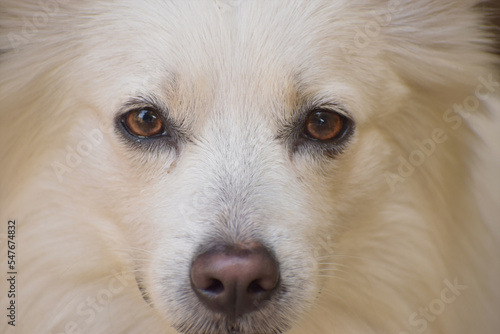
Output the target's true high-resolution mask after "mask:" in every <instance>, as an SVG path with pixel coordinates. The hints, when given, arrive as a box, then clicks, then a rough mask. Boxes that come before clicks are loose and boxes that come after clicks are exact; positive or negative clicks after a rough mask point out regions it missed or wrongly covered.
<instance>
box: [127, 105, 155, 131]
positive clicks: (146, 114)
mask: <svg viewBox="0 0 500 334" xmlns="http://www.w3.org/2000/svg"><path fill="white" fill-rule="evenodd" d="M124 123H125V127H126V128H127V131H128V132H129V133H130V134H131V135H133V136H136V137H153V136H157V135H159V134H161V133H162V132H163V123H162V121H161V119H160V117H159V115H158V113H157V112H156V111H154V110H150V109H138V110H133V111H131V112H129V113H128V114H127V115H126V117H125V119H124Z"/></svg>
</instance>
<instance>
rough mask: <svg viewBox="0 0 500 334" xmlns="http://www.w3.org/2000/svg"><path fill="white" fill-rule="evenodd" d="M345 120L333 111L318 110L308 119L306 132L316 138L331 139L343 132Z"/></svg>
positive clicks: (310, 136) (308, 135)
mask: <svg viewBox="0 0 500 334" xmlns="http://www.w3.org/2000/svg"><path fill="white" fill-rule="evenodd" d="M343 127H344V122H343V119H342V118H341V116H340V115H339V114H337V113H335V112H331V111H316V112H313V113H311V114H310V115H309V117H308V118H307V120H306V129H305V133H306V135H307V137H309V138H311V139H314V140H321V141H325V140H331V139H335V138H336V137H338V136H339V135H341V134H342V129H343Z"/></svg>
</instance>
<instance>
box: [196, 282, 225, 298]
mask: <svg viewBox="0 0 500 334" xmlns="http://www.w3.org/2000/svg"><path fill="white" fill-rule="evenodd" d="M201 290H203V291H205V292H207V293H210V294H214V295H218V294H220V293H222V292H224V284H222V282H221V281H219V280H218V279H215V278H214V279H212V282H211V283H210V285H209V286H208V287H207V288H206V289H201Z"/></svg>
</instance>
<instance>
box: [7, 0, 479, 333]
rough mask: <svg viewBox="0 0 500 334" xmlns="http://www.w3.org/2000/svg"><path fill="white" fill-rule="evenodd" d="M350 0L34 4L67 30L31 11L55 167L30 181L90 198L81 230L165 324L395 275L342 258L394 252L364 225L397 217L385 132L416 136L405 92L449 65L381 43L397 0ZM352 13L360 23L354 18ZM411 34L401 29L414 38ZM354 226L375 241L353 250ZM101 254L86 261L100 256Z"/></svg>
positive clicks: (427, 117) (236, 319)
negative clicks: (128, 275) (38, 22)
mask: <svg viewBox="0 0 500 334" xmlns="http://www.w3.org/2000/svg"><path fill="white" fill-rule="evenodd" d="M361 2H362V4H358V3H357V2H356V3H353V2H351V1H336V2H334V3H332V2H331V1H325V2H324V3H323V2H321V1H318V2H316V1H304V2H298V1H297V2H291V3H287V4H286V5H283V4H280V3H278V2H275V1H269V2H266V4H265V6H263V5H262V4H263V3H262V2H255V1H241V2H238V1H233V2H224V1H220V2H218V1H215V2H209V1H199V2H194V1H179V2H169V3H165V2H156V1H148V2H141V3H140V5H139V3H138V2H134V1H121V2H120V3H119V4H113V6H112V7H111V6H109V7H108V6H107V5H106V4H98V3H94V2H92V3H91V4H86V3H80V4H78V5H76V4H75V5H72V4H68V6H67V8H64V10H65V11H62V9H61V12H63V13H66V11H67V13H72V12H73V11H75V12H77V13H84V14H81V15H79V16H78V17H77V18H76V19H75V18H74V17H73V16H72V15H69V14H68V15H66V14H64V15H62V14H61V16H60V17H57V20H56V18H54V20H55V21H54V22H56V23H57V24H54V26H56V27H59V28H58V29H61V28H60V27H64V26H66V25H68V26H70V27H72V29H70V30H71V31H70V32H68V35H67V36H66V37H65V38H64V39H63V40H62V41H61V36H60V35H58V34H54V28H53V27H48V28H51V29H48V28H47V29H45V30H43V29H41V31H40V32H39V33H40V35H39V36H40V39H39V41H34V42H33V44H34V46H33V47H38V48H39V49H40V50H42V51H46V52H45V53H44V52H41V53H44V54H46V56H47V59H46V60H44V61H45V63H46V68H50V69H51V71H49V70H47V73H42V74H40V75H41V76H43V77H44V78H46V81H47V82H51V81H50V80H54V82H53V85H52V86H51V88H50V91H51V93H50V94H48V95H49V96H48V97H46V98H45V100H44V101H49V102H47V103H46V104H41V105H39V106H37V108H38V109H48V111H47V114H48V115H51V116H50V117H46V118H44V120H42V121H41V122H42V124H43V126H41V127H40V128H41V129H42V130H40V131H44V134H47V133H48V134H49V135H47V137H48V138H57V139H58V140H55V139H54V141H48V142H47V143H45V144H46V147H47V150H46V151H47V152H49V153H46V154H47V155H50V154H52V155H51V158H52V160H51V161H64V159H65V161H66V163H67V164H66V165H69V167H70V168H68V167H67V166H66V165H65V166H61V164H54V163H53V164H52V167H53V170H51V171H50V172H51V173H49V174H50V175H49V176H47V175H43V177H44V178H45V179H44V180H48V181H47V182H46V184H53V183H55V182H59V189H60V190H58V191H59V192H60V193H64V194H72V195H71V196H72V197H71V198H66V197H65V196H63V197H65V198H64V199H63V200H62V201H63V202H65V203H71V204H67V205H64V210H68V212H69V211H71V210H74V211H71V212H69V213H68V212H66V214H67V215H70V216H71V217H75V216H78V215H75V212H78V213H81V214H82V216H83V215H84V214H85V215H87V214H88V215H89V216H90V218H86V221H85V224H87V225H88V226H91V228H92V229H97V230H98V232H97V233H96V234H92V233H88V235H98V238H99V239H102V241H103V242H102V243H103V244H104V245H106V246H105V247H103V248H105V249H107V251H110V252H111V253H113V256H116V258H117V260H116V261H117V262H116V263H120V264H123V263H125V264H126V266H127V268H128V270H130V271H133V272H134V274H135V280H136V282H137V287H138V289H139V290H140V291H141V292H142V296H143V298H144V300H145V303H148V304H149V305H150V307H151V308H152V309H154V312H155V313H156V314H159V315H160V317H161V318H164V319H166V320H167V322H168V323H169V324H170V325H172V326H173V327H174V328H175V329H176V330H177V331H178V332H181V333H186V334H194V333H207V334H222V333H242V334H250V333H283V332H285V331H287V330H289V329H290V328H294V326H295V325H296V324H297V323H299V322H301V320H303V319H308V317H309V316H310V315H309V312H310V311H311V310H312V309H313V308H314V307H318V305H319V307H321V305H325V302H324V296H325V295H327V296H328V302H327V304H328V307H329V309H335V307H336V305H337V303H338V304H339V305H346V304H348V302H346V300H348V299H349V298H351V297H352V296H354V297H353V300H354V301H353V303H352V305H357V306H360V305H361V307H363V308H364V307H365V306H364V304H363V302H362V301H364V299H363V298H360V299H355V298H357V296H356V293H353V289H355V287H353V286H354V285H355V284H353V285H351V286H349V285H348V284H347V285H344V286H342V284H346V282H350V280H353V279H354V276H355V275H356V273H358V274H359V272H361V271H362V272H363V275H366V276H370V275H371V277H377V279H380V281H382V282H384V284H385V286H387V285H391V284H393V285H394V286H397V284H398V283H400V282H399V281H398V279H397V278H396V279H392V281H391V280H389V279H388V280H387V281H384V279H381V277H382V278H386V276H384V275H385V272H383V271H382V269H379V267H380V268H383V263H384V262H383V261H379V262H378V263H379V264H380V266H379V267H376V268H375V267H372V266H371V263H370V262H369V261H364V260H362V261H359V262H360V263H359V264H357V263H356V262H355V261H352V259H354V258H358V259H361V258H362V256H366V255H367V254H368V253H369V252H370V251H369V249H377V251H379V252H380V253H378V254H377V256H378V255H379V254H382V255H380V256H381V257H383V256H385V257H386V258H385V259H384V261H385V265H387V264H390V265H392V263H393V262H391V261H389V260H387V258H389V256H387V254H388V253H390V254H392V255H396V256H403V254H402V253H404V252H400V253H401V254H394V253H397V252H393V251H392V250H390V249H389V248H390V247H387V249H386V248H384V247H385V245H384V244H382V242H380V240H389V238H387V239H384V236H385V235H390V234H391V233H390V232H385V234H384V232H381V231H384V228H387V227H389V228H393V230H392V231H393V232H394V231H396V232H394V233H398V232H400V231H397V230H394V229H395V227H394V225H392V226H390V222H388V223H385V221H384V219H383V211H384V208H386V207H385V206H383V205H382V203H390V202H391V201H390V200H388V196H390V195H391V194H390V191H391V187H388V186H387V180H386V178H384V177H383V175H384V174H385V173H387V172H388V171H393V170H394V169H395V168H397V166H396V162H397V161H398V159H397V156H398V154H399V152H401V150H402V151H405V150H407V148H406V147H404V145H407V142H408V141H407V140H401V141H398V138H399V139H401V138H406V137H407V135H408V133H411V134H412V135H415V136H417V135H420V134H421V136H422V137H424V136H428V134H429V133H428V132H422V131H424V130H423V129H425V131H427V130H428V128H429V126H428V125H427V124H432V122H435V118H436V116H433V115H431V114H430V113H429V114H425V113H421V114H419V115H416V113H414V112H413V111H414V110H417V109H420V110H430V109H431V108H444V107H443V106H445V105H448V102H449V101H451V100H453V98H455V97H456V96H454V95H453V94H455V93H456V92H457V91H458V92H459V93H458V94H460V89H462V88H463V87H461V86H459V85H458V86H457V87H455V88H454V90H453V93H450V92H447V93H448V95H446V94H444V93H443V92H446V89H444V88H443V87H445V86H446V85H444V84H443V82H445V80H442V79H441V77H440V74H441V73H440V71H441V70H443V71H444V72H447V73H448V77H449V78H448V79H449V81H450V82H453V84H457V83H456V82H460V81H462V82H466V81H467V80H465V79H464V78H469V77H468V75H466V74H463V77H461V75H462V74H460V73H458V74H457V73H455V72H453V71H452V70H450V68H451V67H452V66H453V64H455V63H458V62H459V59H457V60H456V62H455V61H454V60H451V61H449V63H442V64H440V66H439V68H438V67H437V66H436V67H433V66H434V65H433V66H431V65H430V64H431V63H432V61H434V59H437V58H439V57H438V55H437V54H436V55H434V54H432V53H431V52H429V53H428V54H425V53H423V54H425V56H422V55H419V56H418V57H422V58H424V59H422V60H421V61H420V62H419V63H416V62H415V63H412V59H414V58H412V54H410V53H409V52H408V51H407V50H406V49H405V48H404V47H401V48H400V49H398V47H399V46H397V47H394V45H396V44H397V43H402V41H406V40H409V39H410V37H409V36H406V35H405V36H404V37H401V36H399V35H398V33H401V31H398V30H397V29H395V30H394V31H392V35H390V33H391V31H387V32H383V31H382V29H383V28H385V27H386V25H389V23H391V21H392V20H397V14H400V13H401V12H402V11H403V8H402V6H403V5H400V2H391V5H388V7H387V8H383V9H380V4H378V3H377V4H372V2H371V1H361ZM373 2H375V1H373ZM443 3H444V1H443ZM72 6H75V8H72ZM408 6H410V5H408ZM446 6H449V7H451V5H449V4H447V5H444V4H443V8H444V7H446ZM413 9H414V8H413ZM379 11H382V12H383V13H384V15H382V16H380V15H381V14H380V13H379ZM443 12H444V11H443ZM464 12H465V11H464ZM374 13H375V14H377V13H378V14H377V15H378V16H377V15H375V16H374ZM379 14H380V15H379ZM401 17H404V15H400V18H399V20H402V19H401ZM436 20H437V19H436ZM360 22H361V26H363V24H365V23H366V24H368V23H370V24H372V23H373V22H376V23H377V22H378V23H377V26H376V27H378V28H379V29H380V31H375V30H369V32H370V34H369V36H368V35H366V34H364V35H359V34H358V32H357V31H356V30H353V28H352V27H353V26H354V27H357V26H359V25H360ZM413 23H415V22H413ZM365 26H367V25H365ZM394 26H396V27H401V26H403V25H402V24H401V23H400V24H398V23H397V22H394ZM444 31H445V30H444ZM445 32H446V31H445ZM417 35H418V34H417V33H415V34H413V35H412V36H411V37H415V36H416V37H415V38H416V39H415V41H413V42H412V43H410V42H408V47H415V45H425V43H426V40H425V38H422V41H421V44H419V43H420V41H419V42H418V43H417V42H416V40H417V37H422V36H417ZM453 35H454V36H455V35H457V36H458V35H460V33H456V32H455V33H453ZM360 36H361V37H360ZM424 37H425V36H424ZM357 38H358V39H357ZM363 38H364V39H363ZM395 43H396V44H395ZM450 43H451V42H450ZM431 44H432V43H431ZM422 49H424V46H422ZM430 49H432V50H433V48H429V49H428V50H430ZM401 50H404V51H401ZM428 50H427V51H428ZM401 55H404V56H401ZM36 56H37V55H31V53H30V56H26V57H25V58H26V61H27V62H30V58H29V57H36ZM434 56H436V57H434ZM465 56H466V55H464V56H463V57H464V58H465ZM472 58H475V57H472ZM476 58H477V57H476ZM33 59H34V58H33ZM35 60H36V59H35ZM461 60H462V58H461V59H460V61H461ZM32 63H36V61H32ZM409 63H411V64H418V66H419V67H418V68H417V71H413V70H408V68H407V67H408V66H407V65H408V64H409ZM415 66H417V65H415ZM467 66H470V68H473V67H474V65H467ZM19 67H21V66H19ZM412 71H413V72H415V73H418V75H416V77H413V76H410V75H409V72H412ZM413 72H412V73H413ZM452 72H453V73H452ZM466 72H467V71H463V72H462V73H466ZM396 73H397V74H396ZM422 73H425V75H422ZM417 77H418V78H417ZM54 78H56V79H54ZM448 79H446V80H448ZM462 79H463V80H462ZM454 80H455V81H456V82H454ZM411 85H413V86H412V87H410V86H411ZM427 86H429V87H434V88H436V87H438V88H439V89H442V90H441V91H440V90H439V89H437V88H436V91H435V92H433V93H431V92H430V89H428V88H427ZM97 87H98V88H97ZM35 91H38V90H35ZM58 94H60V95H58ZM432 94H434V95H432ZM41 95H43V94H41ZM68 96H70V97H71V98H68ZM429 96H430V97H431V98H429ZM437 97H438V98H437ZM39 99H40V100H43V99H41V98H39ZM6 100H7V101H10V100H8V99H7V98H6ZM34 100H37V99H36V98H34ZM37 101H38V100H37ZM426 103H428V104H426ZM7 105H8V104H7ZM12 105H16V104H15V103H13V104H12ZM51 108H54V110H50V109H51ZM55 108H57V110H59V112H55V110H56V109H55ZM33 110H34V109H33ZM402 111H405V112H406V116H405V117H401V116H398V114H401V113H402ZM33 114H34V112H33ZM5 117H6V119H7V117H10V116H5ZM33 118H34V119H35V117H33ZM36 119H41V118H36ZM56 119H57V120H58V121H57V122H54V120H56ZM35 125H38V123H37V124H35ZM17 128H21V127H20V126H18V127H17ZM392 130H395V131H394V132H395V134H393V133H392V132H393V131H392ZM398 136H399V137H398ZM51 140H52V139H51ZM451 142H452V140H451V136H450V140H449V141H448V142H447V143H446V145H448V144H450V143H451ZM450 145H451V144H450ZM63 146H64V147H63ZM443 147H444V146H443ZM49 148H50V149H51V150H49ZM90 153H91V154H90ZM74 157H76V158H74ZM46 159H48V158H46ZM46 161H48V160H46ZM70 163H71V164H70ZM428 164H429V165H430V164H431V163H428ZM395 166H396V167H395ZM435 166H436V165H434V167H435ZM436 170H437V168H436ZM56 179H57V181H56ZM415 180H418V179H417V178H415ZM410 182H413V181H411V180H410V181H407V184H408V183H410ZM415 182H416V181H415ZM392 195H394V194H392ZM60 197H61V196H60ZM60 197H58V200H60ZM393 202H396V201H393ZM89 208H92V210H91V211H92V212H90V213H89V212H88V211H89ZM407 211H409V212H410V213H408V214H407V215H406V216H404V217H406V218H405V219H407V221H411V219H410V218H408V217H412V215H413V214H414V212H413V211H412V210H407ZM61 216H64V215H63V214H61ZM401 216H403V215H401ZM79 219H82V222H83V218H79V217H77V218H74V219H72V221H73V220H74V221H79ZM411 222H413V221H411ZM87 225H86V226H87ZM372 225H373V226H375V227H372ZM64 228H65V229H67V230H68V231H67V232H68V233H67V234H71V232H72V231H70V228H69V227H67V226H65V227H63V228H62V229H64ZM372 230H373V231H375V232H376V233H378V234H377V238H379V241H377V242H378V246H377V247H375V246H370V247H371V248H370V247H366V249H365V248H364V247H365V246H366V245H368V244H370V242H371V239H370V238H371V237H372V235H371V234H370V231H372ZM422 230H424V229H422V228H420V226H418V228H415V230H414V231H417V232H415V233H421V231H422ZM377 231H378V232H377ZM394 233H393V234H394ZM82 238H83V237H82ZM65 240H66V239H65ZM360 240H361V241H362V242H360ZM391 240H392V239H391ZM66 243H67V242H66ZM375 243H376V242H373V244H375ZM400 243H401V244H402V243H403V241H400ZM83 244H84V243H83V242H82V245H83ZM381 244H382V246H380V245H381ZM89 245H91V246H89ZM80 246H81V245H80ZM86 246H87V248H88V249H93V251H96V250H95V249H94V248H92V247H93V244H92V242H88V245H86ZM396 246H397V245H396ZM75 249H77V248H76V247H75ZM82 249H84V247H83V246H82ZM72 251H74V252H78V250H72ZM405 254H406V255H407V257H408V258H411V259H412V260H414V262H411V261H404V260H402V261H400V262H398V263H399V265H400V266H401V267H403V264H402V263H403V262H404V263H408V265H407V266H410V265H411V267H417V265H415V263H416V262H417V261H418V260H421V259H420V258H413V257H412V256H411V254H410V252H409V251H408V252H407V253H405ZM408 254H410V255H408ZM392 255H391V256H392ZM95 258H99V255H96V256H95ZM366 258H369V257H366ZM375 258H376V256H375ZM422 258H425V256H422ZM110 259H111V257H109V258H108V259H107V260H106V261H108V262H106V261H104V260H103V261H101V262H102V263H101V262H99V261H100V260H101V259H100V258H99V259H98V260H96V263H100V265H102V268H101V270H104V269H107V268H104V267H106V264H107V263H111V262H109V261H111V260H110ZM118 259H119V260H118ZM346 259H347V260H351V261H350V262H349V268H348V270H347V271H346V272H344V271H343V269H342V268H343V267H342V266H344V265H345V264H344V262H345V261H347V260H346ZM378 260H379V259H378ZM398 261H399V260H398ZM425 261H427V260H425ZM116 263H112V264H110V265H115V266H116V265H117V264H116ZM405 265H406V264H405ZM82 266H83V264H82ZM360 268H362V269H360ZM385 268H386V269H387V268H390V269H392V267H391V266H389V265H387V266H386V267H385ZM406 268H409V267H406ZM81 271H82V272H84V271H85V270H84V269H81ZM401 271H404V270H403V269H401ZM367 272H369V273H370V274H367ZM387 282H390V283H387ZM371 283H373V282H371ZM337 284H338V285H337ZM346 286H347V288H346ZM370 286H371V285H370V284H366V285H365V286H364V288H365V290H364V292H365V294H366V295H368V294H369V293H370V292H371V291H370ZM342 287H343V288H342ZM332 289H333V290H332ZM384 291H386V290H383V289H380V295H378V296H383V293H382V292H384ZM394 291H398V293H399V290H398V289H397V288H394ZM373 296H376V294H374V295H373ZM370 298H371V296H370ZM371 300H372V301H373V300H376V297H373V298H372V299H371ZM322 301H323V304H321V303H322ZM425 301H427V300H425ZM399 305H400V304H397V303H394V304H391V307H392V309H391V310H392V311H394V310H396V309H398V307H399ZM384 306H387V305H385V304H384ZM402 309H403V308H402ZM406 310H408V308H407V309H406ZM354 313H355V312H354ZM389 313H390V312H389V311H387V314H389ZM405 314H406V313H405ZM346 318H347V317H346ZM403 318H404V317H401V319H403ZM404 320H405V319H403V320H399V318H398V320H397V321H404ZM397 321H395V322H397ZM353 323H357V321H354V322H353Z"/></svg>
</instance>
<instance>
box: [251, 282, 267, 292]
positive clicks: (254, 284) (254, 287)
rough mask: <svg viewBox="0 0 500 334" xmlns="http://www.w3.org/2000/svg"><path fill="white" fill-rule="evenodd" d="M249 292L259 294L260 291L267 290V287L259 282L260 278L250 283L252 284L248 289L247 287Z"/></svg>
mask: <svg viewBox="0 0 500 334" xmlns="http://www.w3.org/2000/svg"><path fill="white" fill-rule="evenodd" d="M247 291H248V293H253V294H259V293H262V292H265V291H266V289H264V288H263V287H262V286H261V285H260V284H259V281H258V280H254V281H252V283H250V285H249V286H248V289H247Z"/></svg>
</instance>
